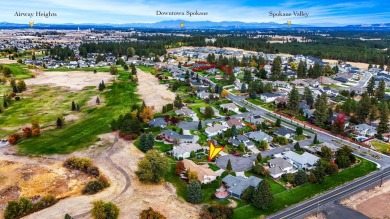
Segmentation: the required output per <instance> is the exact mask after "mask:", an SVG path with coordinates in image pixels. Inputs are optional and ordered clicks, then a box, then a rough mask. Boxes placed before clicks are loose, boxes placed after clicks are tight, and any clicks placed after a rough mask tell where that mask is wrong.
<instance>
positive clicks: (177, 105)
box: [173, 95, 183, 108]
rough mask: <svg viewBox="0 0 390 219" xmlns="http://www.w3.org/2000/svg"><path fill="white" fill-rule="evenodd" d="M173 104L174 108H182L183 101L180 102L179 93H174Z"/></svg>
mask: <svg viewBox="0 0 390 219" xmlns="http://www.w3.org/2000/svg"><path fill="white" fill-rule="evenodd" d="M173 105H174V106H175V107H176V108H182V107H183V102H182V100H181V98H180V96H179V95H176V97H175V100H174V101H173Z"/></svg>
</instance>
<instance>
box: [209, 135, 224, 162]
mask: <svg viewBox="0 0 390 219" xmlns="http://www.w3.org/2000/svg"><path fill="white" fill-rule="evenodd" d="M223 148H224V147H222V146H221V147H215V145H214V144H213V142H212V141H211V140H210V148H209V162H210V161H211V160H212V159H213V158H214V157H215V156H217V154H218V153H219V152H221V151H222V150H223Z"/></svg>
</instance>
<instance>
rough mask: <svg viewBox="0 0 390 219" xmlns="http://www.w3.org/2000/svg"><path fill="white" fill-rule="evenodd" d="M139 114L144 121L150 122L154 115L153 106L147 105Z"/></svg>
mask: <svg viewBox="0 0 390 219" xmlns="http://www.w3.org/2000/svg"><path fill="white" fill-rule="evenodd" d="M139 116H140V118H141V119H142V121H143V122H149V121H150V120H151V119H153V117H154V113H153V109H152V107H149V106H147V107H145V108H143V109H142V111H141V112H140V113H139Z"/></svg>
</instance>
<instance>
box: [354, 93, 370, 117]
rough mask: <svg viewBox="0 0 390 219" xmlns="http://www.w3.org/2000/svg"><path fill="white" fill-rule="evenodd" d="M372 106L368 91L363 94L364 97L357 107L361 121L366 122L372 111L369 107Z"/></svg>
mask: <svg viewBox="0 0 390 219" xmlns="http://www.w3.org/2000/svg"><path fill="white" fill-rule="evenodd" d="M370 107H371V101H370V98H369V97H368V94H367V93H363V94H362V98H361V99H360V101H359V103H358V109H357V113H356V114H357V119H358V121H359V122H360V123H362V122H365V121H366V119H367V117H368V114H369V113H370V111H369V109H370Z"/></svg>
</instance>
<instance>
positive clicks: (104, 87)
mask: <svg viewBox="0 0 390 219" xmlns="http://www.w3.org/2000/svg"><path fill="white" fill-rule="evenodd" d="M102 87H103V89H106V85H105V84H104V81H103V80H102Z"/></svg>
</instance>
